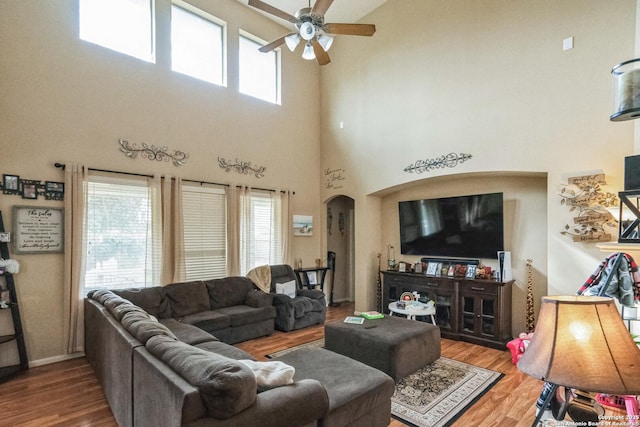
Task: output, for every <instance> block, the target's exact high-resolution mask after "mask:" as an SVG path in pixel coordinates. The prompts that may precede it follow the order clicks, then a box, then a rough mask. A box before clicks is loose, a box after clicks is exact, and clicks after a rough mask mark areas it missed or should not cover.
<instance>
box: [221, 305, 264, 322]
mask: <svg viewBox="0 0 640 427" xmlns="http://www.w3.org/2000/svg"><path fill="white" fill-rule="evenodd" d="M217 311H218V312H219V313H221V314H224V315H226V316H228V317H229V319H230V321H231V327H236V326H241V325H248V324H250V323H258V322H261V321H263V320H269V319H273V318H275V317H276V310H275V308H274V307H273V306H271V307H261V308H253V307H249V306H248V305H234V306H233V307H227V308H221V309H218V310H217Z"/></svg>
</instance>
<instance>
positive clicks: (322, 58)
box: [311, 39, 331, 65]
mask: <svg viewBox="0 0 640 427" xmlns="http://www.w3.org/2000/svg"><path fill="white" fill-rule="evenodd" d="M311 45H312V46H313V53H315V55H316V60H317V61H318V64H320V65H327V64H328V63H329V62H331V59H329V54H328V53H327V52H326V51H325V50H324V49H323V48H322V46H320V43H318V40H316V39H312V40H311Z"/></svg>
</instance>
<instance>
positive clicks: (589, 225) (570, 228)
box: [559, 174, 618, 242]
mask: <svg viewBox="0 0 640 427" xmlns="http://www.w3.org/2000/svg"><path fill="white" fill-rule="evenodd" d="M606 183H607V182H606V181H605V176H604V174H597V175H585V176H577V177H572V178H569V179H568V184H562V185H560V188H559V196H560V197H561V199H560V204H562V205H567V206H570V207H571V208H570V211H571V212H576V213H577V216H576V217H575V218H573V225H569V224H566V225H565V226H564V230H563V231H561V232H560V233H561V234H563V235H568V236H573V241H574V242H608V241H610V240H611V234H610V233H607V231H606V230H605V226H607V227H617V226H618V222H617V221H616V219H615V218H614V217H613V215H612V214H611V213H610V212H609V211H608V210H607V209H606V208H609V207H612V206H617V205H618V197H617V196H616V195H615V194H613V193H610V192H605V191H603V190H602V188H601V186H602V185H605V184H606Z"/></svg>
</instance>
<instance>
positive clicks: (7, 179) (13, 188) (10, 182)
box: [2, 174, 20, 194]
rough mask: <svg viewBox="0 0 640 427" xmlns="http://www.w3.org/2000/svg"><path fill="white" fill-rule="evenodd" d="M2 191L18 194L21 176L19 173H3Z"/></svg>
mask: <svg viewBox="0 0 640 427" xmlns="http://www.w3.org/2000/svg"><path fill="white" fill-rule="evenodd" d="M2 191H3V193H4V194H16V193H17V192H19V191H20V177H19V176H18V175H8V174H3V175H2Z"/></svg>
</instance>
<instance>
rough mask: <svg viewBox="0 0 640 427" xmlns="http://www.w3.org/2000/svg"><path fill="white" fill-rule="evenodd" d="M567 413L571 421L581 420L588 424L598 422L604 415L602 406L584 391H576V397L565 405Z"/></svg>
mask: <svg viewBox="0 0 640 427" xmlns="http://www.w3.org/2000/svg"><path fill="white" fill-rule="evenodd" d="M567 413H568V414H569V416H570V417H571V419H572V420H573V421H582V422H586V423H588V424H591V423H596V424H597V423H598V421H599V420H600V419H601V417H602V416H603V415H604V408H603V407H602V405H600V404H599V403H598V402H596V400H595V398H594V397H593V396H592V395H591V394H589V393H587V392H584V391H576V397H575V399H573V400H572V401H571V402H569V405H568V406H567Z"/></svg>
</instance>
